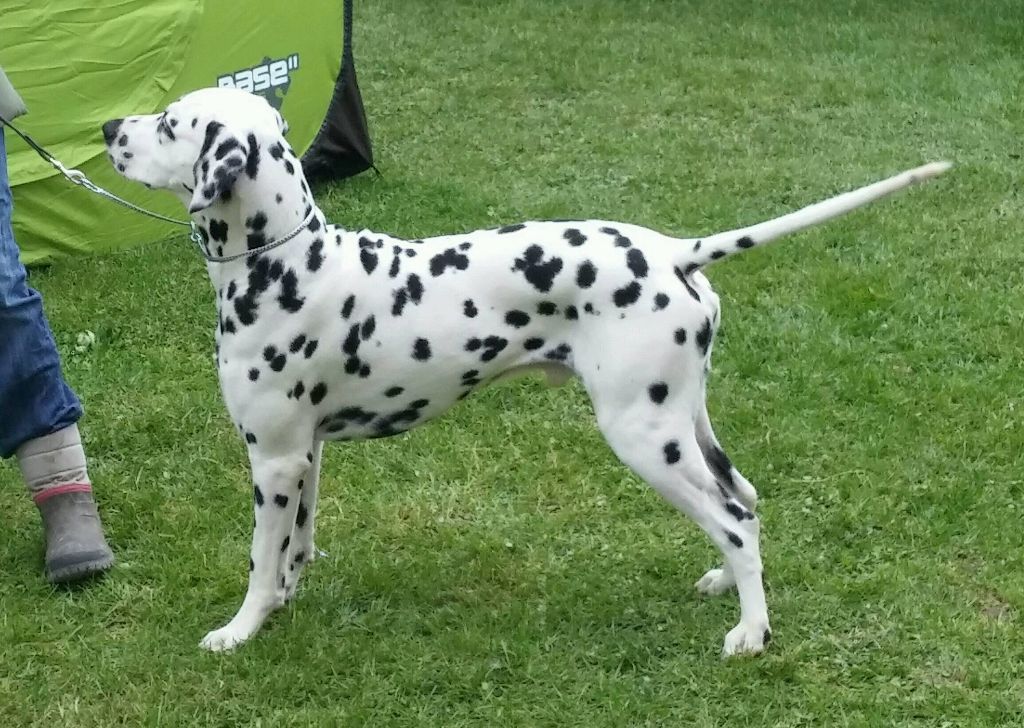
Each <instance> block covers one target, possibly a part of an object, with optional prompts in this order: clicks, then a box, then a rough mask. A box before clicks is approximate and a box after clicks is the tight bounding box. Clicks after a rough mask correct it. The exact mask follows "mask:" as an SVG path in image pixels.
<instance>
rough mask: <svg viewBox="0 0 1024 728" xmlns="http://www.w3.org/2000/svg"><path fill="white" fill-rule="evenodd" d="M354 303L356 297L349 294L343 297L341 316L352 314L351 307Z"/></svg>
mask: <svg viewBox="0 0 1024 728" xmlns="http://www.w3.org/2000/svg"><path fill="white" fill-rule="evenodd" d="M355 305H356V297H355V296H349V297H348V298H346V299H345V303H344V304H342V306H341V317H342V318H343V319H347V318H348V317H349V316H351V315H352V307H353V306H355Z"/></svg>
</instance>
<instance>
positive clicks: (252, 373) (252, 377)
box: [249, 369, 260, 382]
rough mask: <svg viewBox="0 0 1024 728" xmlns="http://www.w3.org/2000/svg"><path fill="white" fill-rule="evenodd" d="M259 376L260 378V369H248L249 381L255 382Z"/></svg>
mask: <svg viewBox="0 0 1024 728" xmlns="http://www.w3.org/2000/svg"><path fill="white" fill-rule="evenodd" d="M259 378H260V370H259V369H250V370H249V381H250V382H255V381H256V380H257V379H259Z"/></svg>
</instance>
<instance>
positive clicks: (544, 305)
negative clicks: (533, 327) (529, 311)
mask: <svg viewBox="0 0 1024 728" xmlns="http://www.w3.org/2000/svg"><path fill="white" fill-rule="evenodd" d="M537 313H538V314H540V315H541V316H554V315H555V314H556V313H558V306H556V305H555V304H554V303H552V302H551V301H541V302H540V303H538V304H537Z"/></svg>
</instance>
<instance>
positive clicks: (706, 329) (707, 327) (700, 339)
mask: <svg viewBox="0 0 1024 728" xmlns="http://www.w3.org/2000/svg"><path fill="white" fill-rule="evenodd" d="M694 341H696V342H697V348H698V349H700V353H701V355H702V356H707V353H708V347H709V346H710V345H711V320H710V319H704V325H703V326H701V327H700V331H698V332H697V335H696V336H695V337H694Z"/></svg>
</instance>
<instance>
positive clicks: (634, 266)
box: [626, 248, 650, 278]
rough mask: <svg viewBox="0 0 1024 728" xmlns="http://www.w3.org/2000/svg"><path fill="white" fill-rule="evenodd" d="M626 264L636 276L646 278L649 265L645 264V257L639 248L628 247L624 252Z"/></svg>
mask: <svg viewBox="0 0 1024 728" xmlns="http://www.w3.org/2000/svg"><path fill="white" fill-rule="evenodd" d="M626 265H627V266H628V267H629V269H630V270H631V271H632V272H633V275H634V276H636V277H637V278H646V277H647V272H648V270H650V267H649V266H648V265H647V258H645V257H644V254H643V251H642V250H640V248H630V250H629V252H628V253H626Z"/></svg>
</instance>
